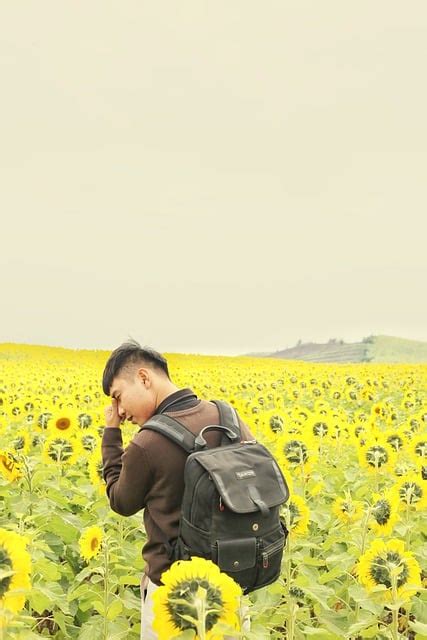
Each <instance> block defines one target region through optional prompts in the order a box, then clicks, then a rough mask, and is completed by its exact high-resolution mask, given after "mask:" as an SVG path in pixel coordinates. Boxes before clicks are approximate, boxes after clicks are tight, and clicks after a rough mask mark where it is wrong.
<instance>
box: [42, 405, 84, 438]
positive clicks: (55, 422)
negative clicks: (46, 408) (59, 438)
mask: <svg viewBox="0 0 427 640" xmlns="http://www.w3.org/2000/svg"><path fill="white" fill-rule="evenodd" d="M78 424H79V423H78V418H77V416H76V414H75V412H74V411H72V410H70V409H56V410H55V411H54V412H53V413H52V415H51V417H50V418H49V425H48V428H49V431H50V432H51V433H66V434H67V435H69V434H71V433H73V432H74V431H75V430H76V429H77V428H78Z"/></svg>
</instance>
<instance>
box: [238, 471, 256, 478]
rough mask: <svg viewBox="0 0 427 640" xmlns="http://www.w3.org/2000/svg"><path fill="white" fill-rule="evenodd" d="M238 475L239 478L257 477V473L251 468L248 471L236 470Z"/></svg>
mask: <svg viewBox="0 0 427 640" xmlns="http://www.w3.org/2000/svg"><path fill="white" fill-rule="evenodd" d="M236 476H237V479H238V480H244V479H245V478H255V477H256V473H255V471H254V470H253V469H249V470H248V471H236Z"/></svg>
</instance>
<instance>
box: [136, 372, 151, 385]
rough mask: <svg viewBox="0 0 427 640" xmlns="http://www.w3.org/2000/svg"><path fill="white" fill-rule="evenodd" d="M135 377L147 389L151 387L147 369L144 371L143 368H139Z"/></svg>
mask: <svg viewBox="0 0 427 640" xmlns="http://www.w3.org/2000/svg"><path fill="white" fill-rule="evenodd" d="M137 375H138V378H139V379H140V380H141V382H142V384H143V385H144V386H145V387H147V388H149V387H150V386H151V378H150V372H149V371H148V369H145V367H140V368H139V369H138V371H137Z"/></svg>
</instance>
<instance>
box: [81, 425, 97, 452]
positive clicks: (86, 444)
mask: <svg viewBox="0 0 427 640" xmlns="http://www.w3.org/2000/svg"><path fill="white" fill-rule="evenodd" d="M80 442H81V444H82V447H83V449H84V450H85V451H87V452H88V453H92V451H95V449H98V448H99V446H100V439H99V436H98V433H97V432H96V431H95V430H94V429H85V430H84V431H81V432H80Z"/></svg>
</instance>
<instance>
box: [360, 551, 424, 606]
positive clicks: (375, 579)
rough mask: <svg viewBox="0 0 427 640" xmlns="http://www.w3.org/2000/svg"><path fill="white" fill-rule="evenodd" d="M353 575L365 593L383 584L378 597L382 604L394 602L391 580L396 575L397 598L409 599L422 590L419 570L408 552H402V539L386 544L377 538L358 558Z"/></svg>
mask: <svg viewBox="0 0 427 640" xmlns="http://www.w3.org/2000/svg"><path fill="white" fill-rule="evenodd" d="M355 571H356V575H357V576H358V578H359V580H360V582H361V583H362V584H363V585H364V586H365V587H366V589H367V590H368V591H372V590H373V589H375V587H377V586H380V585H384V587H385V590H382V591H379V592H378V593H377V594H375V593H374V595H378V597H380V598H384V600H385V602H391V601H393V589H392V587H393V577H394V576H396V587H397V593H396V596H397V598H398V599H399V600H404V601H405V600H409V599H410V597H411V596H412V595H414V593H416V592H417V588H418V587H421V571H420V567H419V564H418V562H417V561H416V560H415V558H414V557H413V555H412V553H411V552H410V551H405V547H404V543H403V541H402V540H397V539H395V538H394V539H392V540H389V541H388V542H384V540H382V539H380V538H377V539H376V540H373V542H372V543H371V546H370V548H369V549H368V550H367V551H366V553H364V554H363V555H362V556H361V557H360V558H359V561H358V563H357V565H356V568H355Z"/></svg>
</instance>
